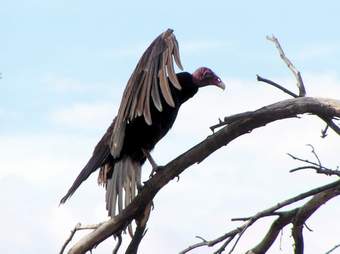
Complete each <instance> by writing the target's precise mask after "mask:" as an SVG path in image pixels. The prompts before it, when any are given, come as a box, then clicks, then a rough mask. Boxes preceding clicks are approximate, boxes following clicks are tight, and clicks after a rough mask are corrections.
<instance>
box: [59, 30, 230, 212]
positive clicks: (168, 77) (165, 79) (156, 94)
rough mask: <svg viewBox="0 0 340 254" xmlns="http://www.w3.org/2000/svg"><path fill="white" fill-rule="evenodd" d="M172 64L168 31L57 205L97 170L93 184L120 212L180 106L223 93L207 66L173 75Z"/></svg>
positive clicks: (175, 57)
mask: <svg viewBox="0 0 340 254" xmlns="http://www.w3.org/2000/svg"><path fill="white" fill-rule="evenodd" d="M174 61H175V62H176V65H177V66H178V67H179V68H180V69H183V68H182V64H181V61H180V57H179V49H178V43H177V40H176V37H175V36H174V34H173V30H171V29H168V30H166V31H165V32H164V33H162V34H161V35H159V36H158V37H157V38H156V39H155V40H154V41H153V42H152V43H151V45H150V46H149V47H148V48H147V49H146V51H145V52H144V54H143V56H142V57H141V59H140V60H139V62H138V64H137V66H136V68H135V70H134V72H133V73H132V75H131V77H130V79H129V81H128V83H127V86H126V88H125V91H124V94H123V98H122V101H121V104H120V107H119V110H118V114H117V116H116V117H115V118H114V119H113V122H112V124H111V125H110V127H109V128H108V130H107V131H106V133H105V134H104V136H103V137H102V139H101V140H100V141H99V143H98V144H97V146H96V147H95V149H94V152H93V155H92V157H91V158H90V160H89V161H88V163H87V164H86V166H85V167H84V168H83V170H82V171H81V172H80V174H79V175H78V177H77V178H76V180H75V181H74V183H73V185H72V186H71V188H70V189H69V191H68V192H67V194H66V195H65V196H64V197H63V198H62V199H61V201H60V203H65V201H66V200H67V199H68V198H69V197H70V196H71V195H72V194H73V193H74V192H75V191H76V189H77V188H78V187H79V186H80V184H81V183H82V182H83V181H84V180H86V179H87V178H88V177H89V175H90V174H91V173H92V172H94V171H96V170H97V169H99V168H100V171H99V177H98V183H99V184H103V185H104V186H105V187H106V208H107V210H108V214H109V215H110V216H114V215H115V214H116V209H118V212H119V213H120V212H121V211H122V209H123V208H124V207H126V206H127V205H128V204H129V203H130V202H131V201H132V199H133V198H134V197H135V196H136V191H137V190H138V189H139V188H140V187H141V167H142V165H143V163H144V162H145V160H146V159H148V160H149V161H150V163H151V165H152V167H153V169H154V168H156V167H157V165H156V163H155V162H154V160H153V159H152V157H151V155H150V151H151V150H152V149H153V148H154V146H155V145H156V143H157V142H158V141H159V140H160V139H161V138H163V137H164V136H165V134H166V133H167V132H168V131H169V129H170V128H171V127H172V125H173V123H174V121H175V119H176V116H177V113H178V110H179V108H180V106H181V105H182V103H184V102H185V101H187V100H188V99H190V98H191V97H192V96H194V95H195V94H196V92H197V91H198V89H199V88H201V87H204V86H208V85H214V86H217V87H220V88H222V89H224V88H225V85H224V84H223V82H222V81H221V79H220V78H219V77H218V76H217V75H216V74H215V73H214V72H213V71H212V70H210V69H209V68H206V67H201V68H198V69H197V70H196V71H195V72H194V73H192V74H190V73H188V72H180V73H177V74H176V73H175V71H174ZM123 196H124V198H123ZM123 199H124V201H123ZM117 204H118V205H117ZM116 206H118V208H116Z"/></svg>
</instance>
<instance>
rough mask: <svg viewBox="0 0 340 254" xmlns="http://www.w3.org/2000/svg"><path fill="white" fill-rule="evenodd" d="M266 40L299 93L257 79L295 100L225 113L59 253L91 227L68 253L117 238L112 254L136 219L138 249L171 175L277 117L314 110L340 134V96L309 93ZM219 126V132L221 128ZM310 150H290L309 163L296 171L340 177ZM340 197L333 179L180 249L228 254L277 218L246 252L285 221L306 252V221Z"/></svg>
mask: <svg viewBox="0 0 340 254" xmlns="http://www.w3.org/2000/svg"><path fill="white" fill-rule="evenodd" d="M267 39H268V40H269V41H271V42H273V43H274V44H275V46H276V48H277V49H278V51H279V54H280V57H281V59H282V60H283V61H284V62H285V63H286V65H287V67H288V68H289V69H290V70H291V72H292V73H293V75H294V77H295V79H296V82H297V87H298V93H294V92H292V91H290V90H288V89H286V88H285V87H283V86H282V85H280V84H277V83H276V82H274V81H272V80H269V79H265V78H263V77H260V76H259V75H258V76H257V80H258V81H261V82H265V83H267V84H269V85H272V86H274V87H276V88H278V89H280V90H282V91H283V92H285V93H286V94H288V95H290V96H292V97H293V98H292V99H287V100H283V101H279V102H276V103H273V104H271V105H267V106H264V107H262V108H259V109H257V110H254V111H248V112H244V113H239V114H235V115H231V116H228V117H225V118H224V119H223V120H220V121H219V123H218V124H216V125H214V126H212V127H211V130H212V131H213V134H211V135H210V136H208V137H207V138H206V139H205V140H203V141H202V142H200V143H199V144H197V145H195V146H194V147H192V148H191V149H189V150H188V151H186V152H185V153H183V154H181V155H179V156H178V157H177V158H175V159H174V160H172V161H170V162H169V163H167V164H166V165H164V166H163V167H162V170H160V171H158V172H157V173H156V174H155V175H154V176H153V177H152V178H150V179H149V180H148V181H146V182H145V183H144V186H143V188H142V189H141V191H140V192H139V194H138V196H137V197H136V198H135V199H134V200H133V201H132V202H131V204H130V205H128V206H127V207H126V208H125V209H124V210H123V211H122V212H121V213H120V214H118V215H117V216H115V217H113V218H111V219H109V220H107V221H105V222H101V223H99V224H97V225H90V226H81V225H80V224H78V225H77V226H76V227H75V228H74V230H72V232H71V235H70V237H69V238H68V239H67V240H66V242H65V244H64V245H63V246H62V250H61V251H60V253H63V252H64V250H65V247H66V245H67V244H68V243H69V242H70V241H71V240H72V237H73V235H74V234H75V233H76V231H78V230H85V229H88V230H92V231H91V232H90V233H88V234H87V235H85V236H84V237H83V238H81V239H80V240H79V241H78V242H77V243H75V244H74V245H73V247H71V248H70V249H69V251H68V253H69V254H80V253H85V252H87V251H89V250H92V249H93V248H94V247H96V246H97V245H99V244H100V243H101V242H103V241H104V240H105V239H107V238H109V237H111V236H115V237H116V238H117V239H118V240H117V245H116V247H115V249H114V251H113V253H116V252H117V251H118V249H119V247H120V244H121V241H122V238H121V234H122V232H123V231H124V230H125V228H126V227H127V225H129V224H130V223H131V222H132V221H136V225H137V227H136V230H135V233H134V235H133V238H132V239H131V242H130V244H129V246H128V248H127V250H126V252H125V253H137V249H138V246H139V244H140V242H141V240H142V238H143V236H144V234H145V228H146V224H147V221H148V218H149V216H150V211H151V206H152V201H153V199H154V197H155V196H156V195H157V193H158V192H159V191H160V190H161V189H162V188H163V187H164V186H165V185H166V184H168V183H169V182H170V181H171V180H172V179H174V178H176V177H178V176H179V175H180V174H181V173H182V172H183V171H184V170H186V169H188V168H189V167H190V166H191V165H193V164H195V163H200V162H202V161H203V160H204V159H205V158H207V157H208V156H209V155H211V154H212V153H213V152H215V151H216V150H218V149H219V148H221V147H223V146H226V145H228V144H229V143H230V142H231V141H233V140H235V139H237V138H238V137H240V136H242V135H244V134H247V133H250V132H251V131H252V130H254V129H256V128H260V127H263V126H265V125H267V124H270V123H272V122H274V121H278V120H284V119H288V118H294V117H298V115H302V114H312V115H315V116H318V117H319V118H320V119H321V120H322V121H324V122H325V123H326V127H325V129H324V130H323V131H322V136H323V137H325V136H326V135H327V134H326V133H327V131H328V129H332V130H333V131H335V132H336V133H337V134H339V135H340V128H339V127H338V125H337V124H336V122H335V121H336V120H338V119H339V118H340V100H336V99H330V98H317V97H307V96H306V89H305V86H304V83H303V79H302V76H301V74H300V72H299V71H298V70H297V69H296V68H295V66H294V65H293V64H292V62H291V61H290V60H289V59H288V58H287V57H286V55H285V53H284V52H283V49H282V48H281V45H280V43H279V41H278V40H277V39H276V38H275V37H274V36H272V37H267ZM216 129H218V130H217V131H216ZM311 148H312V153H313V155H314V157H315V160H316V161H314V162H312V161H309V160H306V159H303V158H299V157H297V156H295V155H291V154H290V157H291V158H292V159H295V160H298V161H301V162H304V163H305V164H304V166H301V167H298V168H295V169H293V170H291V172H295V171H297V170H306V169H312V170H315V171H316V173H319V174H326V175H336V176H340V171H339V170H338V169H331V168H327V167H325V166H324V165H323V164H322V163H321V161H320V159H319V157H318V155H317V153H316V152H315V149H314V147H312V146H311ZM338 195H340V180H337V181H334V182H331V183H329V184H327V185H324V186H319V187H317V188H314V189H312V190H309V191H306V192H304V193H301V194H299V195H297V196H294V197H291V198H289V199H287V200H284V201H281V202H279V203H277V204H275V205H273V206H272V207H269V208H267V209H265V210H263V211H260V212H258V213H256V214H255V215H253V216H248V217H244V218H235V219H233V220H237V221H243V222H244V223H243V224H242V225H240V226H238V227H237V228H235V229H233V230H231V231H229V232H226V233H225V234H223V235H221V236H220V237H218V238H216V239H213V240H206V239H204V238H203V237H198V238H199V239H200V241H199V242H198V243H196V244H193V245H191V246H189V247H188V248H186V249H185V250H183V251H181V252H180V253H189V252H190V251H192V250H194V249H197V248H200V247H202V246H208V247H214V246H215V247H216V246H217V250H216V251H215V252H214V253H222V252H224V251H225V250H226V249H227V248H229V253H231V252H233V250H234V248H235V246H236V245H237V243H238V241H239V239H240V238H241V237H242V236H243V234H244V232H245V231H246V230H247V229H248V228H249V227H251V226H252V225H253V224H254V223H256V222H257V221H258V220H260V219H261V218H264V217H269V216H272V217H275V218H276V219H275V220H273V222H272V225H271V227H270V228H269V229H268V232H267V233H266V234H264V237H263V239H262V240H261V241H260V242H259V243H258V245H256V246H255V247H253V248H251V249H250V250H249V251H247V253H248V254H260V253H266V251H267V250H268V249H269V248H270V247H271V245H272V244H273V242H274V241H275V239H276V238H277V237H278V235H279V232H280V231H281V230H282V229H283V228H284V227H285V226H286V225H288V224H291V225H292V236H293V241H294V250H295V253H296V254H301V253H303V250H304V241H303V229H304V227H305V222H306V220H307V219H308V218H309V217H310V216H312V215H313V213H314V212H315V211H316V210H317V209H318V208H319V207H320V206H321V205H323V204H325V203H326V202H328V201H329V200H330V199H332V198H334V197H335V196H338ZM308 197H309V198H310V199H309V200H308V201H307V202H305V203H304V204H303V205H301V206H299V207H297V208H295V209H291V210H283V209H284V208H285V207H286V206H288V205H290V204H293V203H295V202H298V201H301V200H304V199H306V198H308ZM337 247H338V246H335V247H334V248H337ZM334 248H333V249H334ZM333 249H331V250H330V252H331V251H333ZM330 252H329V253H330Z"/></svg>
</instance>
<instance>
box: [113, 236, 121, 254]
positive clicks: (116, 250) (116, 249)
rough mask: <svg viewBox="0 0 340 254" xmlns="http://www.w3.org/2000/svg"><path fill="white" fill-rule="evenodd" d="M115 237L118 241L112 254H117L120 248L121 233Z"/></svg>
mask: <svg viewBox="0 0 340 254" xmlns="http://www.w3.org/2000/svg"><path fill="white" fill-rule="evenodd" d="M117 237H118V241H117V244H116V246H115V248H114V249H113V251H112V254H117V253H118V250H119V248H120V246H121V245H122V234H121V233H120V234H118V235H117Z"/></svg>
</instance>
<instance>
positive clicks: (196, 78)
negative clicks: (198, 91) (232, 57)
mask: <svg viewBox="0 0 340 254" xmlns="http://www.w3.org/2000/svg"><path fill="white" fill-rule="evenodd" d="M192 79H193V82H194V83H195V84H196V85H198V86H199V87H203V86H209V85H213V86H217V87H219V88H222V89H223V90H224V89H225V84H224V83H223V82H222V80H221V79H220V78H219V77H218V76H217V75H216V74H215V73H214V72H213V71H212V70H211V69H209V68H207V67H200V68H198V69H197V70H196V71H195V72H194V73H193V74H192Z"/></svg>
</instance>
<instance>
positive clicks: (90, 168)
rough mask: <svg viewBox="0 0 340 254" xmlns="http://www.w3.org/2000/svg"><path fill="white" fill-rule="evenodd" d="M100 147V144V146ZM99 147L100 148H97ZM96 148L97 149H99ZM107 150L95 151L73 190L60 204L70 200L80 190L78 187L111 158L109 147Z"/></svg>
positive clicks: (71, 189) (69, 191)
mask: <svg viewBox="0 0 340 254" xmlns="http://www.w3.org/2000/svg"><path fill="white" fill-rule="evenodd" d="M98 145H99V144H98ZM97 147H98V146H97ZM97 147H96V148H97ZM106 148H107V149H105V148H104V147H103V148H101V149H95V151H94V153H93V155H92V157H91V158H90V160H89V161H88V163H87V164H86V166H85V167H84V168H83V170H82V171H81V172H80V174H79V175H78V176H77V178H76V180H75V181H74V182H73V184H72V186H71V188H70V189H69V190H68V192H67V193H66V195H65V196H64V197H63V198H62V199H61V200H60V204H63V203H65V202H66V200H68V199H69V198H70V197H71V196H72V194H73V193H74V192H75V191H76V190H77V189H78V187H79V186H80V185H81V184H82V182H83V181H85V180H86V179H87V178H88V177H89V176H90V175H91V174H92V173H93V172H94V171H96V170H97V169H98V168H99V167H101V166H102V165H103V164H104V163H105V161H106V160H107V159H108V157H109V156H110V150H109V148H108V146H107V147H106Z"/></svg>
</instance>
